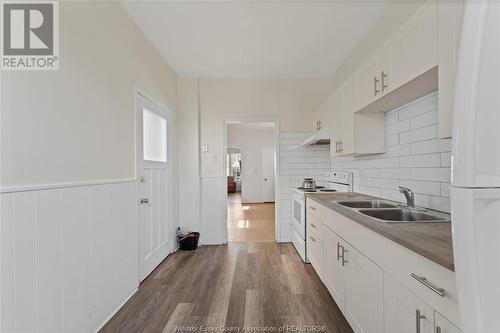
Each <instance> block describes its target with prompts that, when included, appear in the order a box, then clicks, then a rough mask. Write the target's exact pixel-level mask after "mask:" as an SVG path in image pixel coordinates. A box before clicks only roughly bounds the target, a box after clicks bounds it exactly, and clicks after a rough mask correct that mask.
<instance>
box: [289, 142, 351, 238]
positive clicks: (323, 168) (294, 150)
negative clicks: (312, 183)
mask: <svg viewBox="0 0 500 333" xmlns="http://www.w3.org/2000/svg"><path fill="white" fill-rule="evenodd" d="M309 135H310V133H280V149H281V150H280V161H281V165H280V199H281V202H280V222H281V223H280V230H279V235H280V241H281V242H289V241H290V240H291V216H292V213H291V211H292V200H291V195H290V193H291V190H292V188H294V187H298V186H300V185H301V184H302V181H303V179H304V178H305V177H311V176H312V177H315V178H316V182H317V184H318V185H324V176H325V174H326V173H327V172H329V171H330V168H331V159H330V147H329V146H328V145H326V146H310V147H307V148H304V147H302V146H301V145H300V143H301V142H302V141H303V140H304V139H305V138H307V137H308V136H309ZM351 163H353V162H352V161H351Z"/></svg>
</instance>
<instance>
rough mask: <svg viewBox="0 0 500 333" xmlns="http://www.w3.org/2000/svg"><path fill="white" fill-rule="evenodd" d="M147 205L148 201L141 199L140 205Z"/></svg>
mask: <svg viewBox="0 0 500 333" xmlns="http://www.w3.org/2000/svg"><path fill="white" fill-rule="evenodd" d="M147 203H149V199H146V198H142V199H141V204H142V205H143V204H147Z"/></svg>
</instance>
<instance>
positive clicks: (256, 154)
mask: <svg viewBox="0 0 500 333" xmlns="http://www.w3.org/2000/svg"><path fill="white" fill-rule="evenodd" d="M227 145H228V146H234V147H239V148H240V150H241V162H242V163H241V164H242V170H241V199H242V201H243V202H244V203H258V202H264V199H263V192H262V191H263V181H264V176H263V160H262V148H264V147H275V143H274V126H265V127H263V126H262V125H261V124H258V123H257V124H228V125H227ZM273 178H274V175H273Z"/></svg>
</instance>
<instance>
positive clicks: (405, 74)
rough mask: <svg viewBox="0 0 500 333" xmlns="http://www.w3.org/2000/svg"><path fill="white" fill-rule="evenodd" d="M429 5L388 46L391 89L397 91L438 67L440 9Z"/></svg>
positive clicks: (405, 25) (388, 69)
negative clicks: (438, 17)
mask: <svg viewBox="0 0 500 333" xmlns="http://www.w3.org/2000/svg"><path fill="white" fill-rule="evenodd" d="M436 6H437V5H436V2H435V0H433V1H429V2H426V3H425V4H424V5H422V7H421V8H420V9H419V10H418V11H417V12H416V13H415V14H414V15H413V16H412V17H410V19H409V20H408V21H407V22H406V23H405V24H404V25H403V26H402V27H401V28H400V29H399V30H398V31H397V32H396V33H395V34H394V36H392V37H391V38H390V39H389V41H388V42H387V44H386V52H387V61H388V64H387V66H388V68H386V69H384V71H385V72H387V74H388V77H387V78H385V80H384V81H385V83H386V84H387V86H388V87H387V88H386V89H385V90H384V93H388V92H391V91H393V90H394V89H396V88H398V87H400V86H402V85H403V84H405V83H407V82H408V81H411V80H412V79H414V78H416V77H417V76H419V75H420V74H423V73H425V72H426V71H428V70H429V69H431V68H433V67H435V66H436V65H437V61H438V59H437V57H438V56H437V47H438V46H437V43H438V42H437V8H436Z"/></svg>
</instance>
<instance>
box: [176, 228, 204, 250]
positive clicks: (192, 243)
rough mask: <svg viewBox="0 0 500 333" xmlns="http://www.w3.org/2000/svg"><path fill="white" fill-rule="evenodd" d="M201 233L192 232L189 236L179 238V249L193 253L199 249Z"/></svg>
mask: <svg viewBox="0 0 500 333" xmlns="http://www.w3.org/2000/svg"><path fill="white" fill-rule="evenodd" d="M198 238H200V233H199V232H190V233H189V234H188V235H187V236H177V239H178V240H179V248H180V249H181V250H184V251H193V250H196V248H197V247H198Z"/></svg>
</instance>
